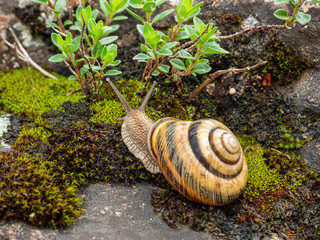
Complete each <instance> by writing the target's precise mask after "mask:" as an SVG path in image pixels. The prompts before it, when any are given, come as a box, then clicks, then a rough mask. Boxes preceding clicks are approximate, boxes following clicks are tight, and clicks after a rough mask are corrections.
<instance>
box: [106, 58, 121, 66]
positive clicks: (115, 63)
mask: <svg viewBox="0 0 320 240" xmlns="http://www.w3.org/2000/svg"><path fill="white" fill-rule="evenodd" d="M120 63H121V61H120V60H117V61H114V62H112V63H109V66H111V67H116V66H118V65H119V64H120Z"/></svg>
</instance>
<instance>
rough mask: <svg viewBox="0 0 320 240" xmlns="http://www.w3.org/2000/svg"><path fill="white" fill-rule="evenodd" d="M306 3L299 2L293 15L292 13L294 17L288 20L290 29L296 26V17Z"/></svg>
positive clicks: (301, 0) (300, 0)
mask: <svg viewBox="0 0 320 240" xmlns="http://www.w3.org/2000/svg"><path fill="white" fill-rule="evenodd" d="M304 2H305V0H299V1H298V3H297V5H296V7H295V9H294V11H293V13H292V16H291V17H290V19H289V20H288V22H287V23H286V25H287V26H288V27H292V25H293V24H294V22H295V21H296V19H295V15H296V14H298V13H299V11H300V9H301V7H302V5H303V3H304Z"/></svg>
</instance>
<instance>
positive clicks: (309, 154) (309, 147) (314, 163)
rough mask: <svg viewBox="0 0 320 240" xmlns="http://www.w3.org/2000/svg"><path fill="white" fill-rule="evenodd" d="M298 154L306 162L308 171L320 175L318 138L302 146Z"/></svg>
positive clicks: (319, 141)
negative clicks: (310, 170)
mask: <svg viewBox="0 0 320 240" xmlns="http://www.w3.org/2000/svg"><path fill="white" fill-rule="evenodd" d="M298 154H299V155H300V156H301V157H303V158H304V159H305V160H306V161H307V164H308V167H309V168H310V169H312V170H313V171H314V172H316V173H318V174H320V137H318V138H316V139H312V140H311V141H310V142H308V143H307V144H306V145H304V146H303V148H302V149H301V150H299V152H298Z"/></svg>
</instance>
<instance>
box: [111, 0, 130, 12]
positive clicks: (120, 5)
mask: <svg viewBox="0 0 320 240" xmlns="http://www.w3.org/2000/svg"><path fill="white" fill-rule="evenodd" d="M115 2H117V3H115ZM110 3H111V2H110ZM128 5H129V3H128V0H119V1H114V0H113V1H112V8H113V10H114V11H115V13H119V12H122V11H123V10H124V9H125V8H127V7H128Z"/></svg>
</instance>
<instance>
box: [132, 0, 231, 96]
mask: <svg viewBox="0 0 320 240" xmlns="http://www.w3.org/2000/svg"><path fill="white" fill-rule="evenodd" d="M160 3H161V2H160ZM157 4H159V3H156V2H143V3H142V4H140V5H137V4H132V3H130V6H132V7H135V8H138V7H139V8H141V7H142V10H144V11H146V20H144V19H143V18H142V17H140V16H138V15H136V14H135V13H133V12H131V11H130V10H128V12H129V13H130V14H131V15H132V16H134V17H136V18H137V19H139V20H140V21H142V22H143V23H144V25H137V29H138V32H139V33H140V34H141V35H142V36H143V38H144V40H145V44H141V51H143V52H145V53H139V54H137V55H136V56H135V57H134V58H133V59H134V60H138V61H139V62H145V63H146V68H145V73H144V74H143V75H142V81H144V80H146V83H147V82H148V81H149V79H150V77H151V75H152V76H158V75H159V74H165V75H166V76H167V77H168V79H170V80H171V81H174V82H176V83H177V86H178V89H179V91H181V90H182V81H181V78H182V77H184V76H189V75H191V74H192V75H196V74H205V73H208V72H209V71H210V70H211V67H210V66H209V64H208V63H209V61H208V60H207V59H205V57H204V56H206V55H211V54H227V53H229V52H228V51H226V50H224V49H222V48H221V47H220V45H219V44H218V43H217V42H218V41H219V39H218V38H217V37H215V36H214V33H215V32H216V29H217V28H216V27H213V24H212V23H210V24H207V25H206V24H204V23H203V22H202V21H201V20H200V19H199V18H197V17H196V15H198V14H199V13H200V7H201V6H202V4H203V2H201V3H198V4H196V5H195V6H193V3H192V0H184V1H180V3H179V5H178V6H177V8H176V18H177V21H178V22H177V24H176V25H175V26H173V28H172V29H170V30H169V31H168V33H167V34H164V33H163V32H161V31H157V30H154V29H153V27H152V24H153V23H154V22H155V21H158V20H161V19H163V18H164V17H166V16H168V15H169V14H170V13H171V12H173V10H172V11H171V10H167V11H165V12H162V13H160V14H158V15H157V16H156V17H155V18H154V19H153V20H151V14H152V13H153V12H154V11H155V8H156V6H158V5H157ZM149 5H150V6H153V7H152V8H151V7H148V6H149ZM147 10H148V11H147ZM191 18H193V24H194V25H185V26H182V24H183V22H185V21H187V20H189V19H191ZM188 38H189V39H190V40H191V41H190V42H188V43H186V44H182V43H181V42H179V41H180V40H183V39H188ZM194 50H195V51H194ZM146 72H148V74H147V76H145V74H146Z"/></svg>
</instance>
